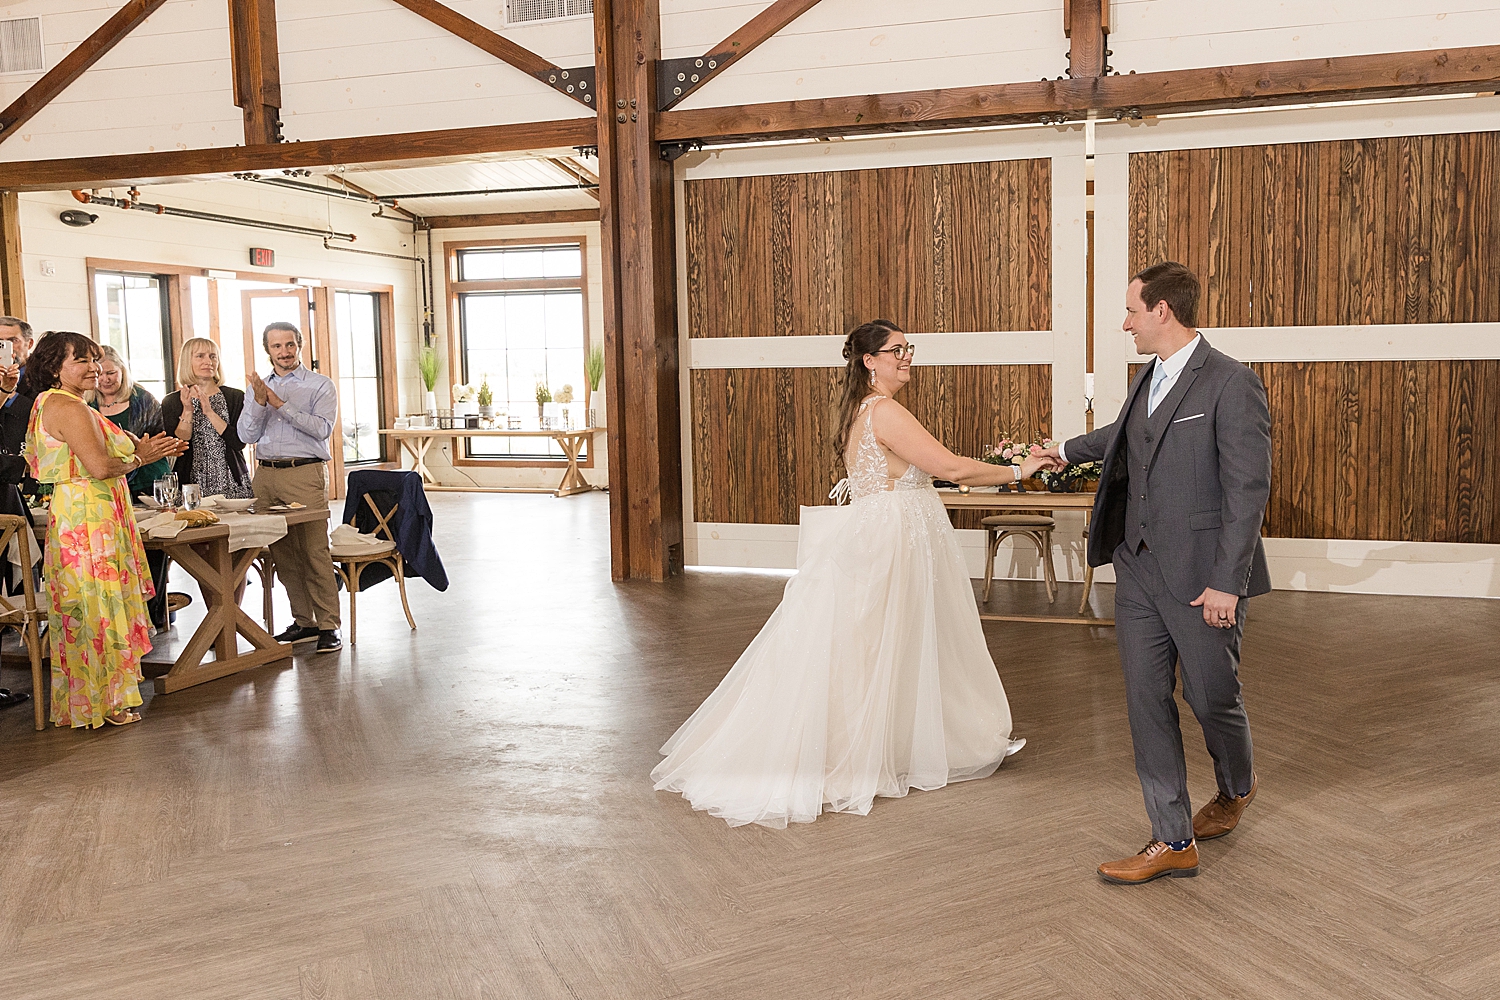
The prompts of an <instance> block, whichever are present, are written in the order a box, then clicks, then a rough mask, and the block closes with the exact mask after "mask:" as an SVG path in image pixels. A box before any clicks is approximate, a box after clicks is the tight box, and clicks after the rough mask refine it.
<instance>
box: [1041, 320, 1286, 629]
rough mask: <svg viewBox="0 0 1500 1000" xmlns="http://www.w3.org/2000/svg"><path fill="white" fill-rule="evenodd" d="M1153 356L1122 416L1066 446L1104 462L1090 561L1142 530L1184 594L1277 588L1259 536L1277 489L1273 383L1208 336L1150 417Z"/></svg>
mask: <svg viewBox="0 0 1500 1000" xmlns="http://www.w3.org/2000/svg"><path fill="white" fill-rule="evenodd" d="M1156 363H1158V362H1153V363H1152V364H1148V365H1146V366H1145V367H1143V368H1142V369H1141V371H1140V372H1139V373H1138V374H1137V375H1136V378H1135V381H1134V382H1132V383H1131V386H1130V392H1129V394H1128V396H1127V398H1126V401H1125V406H1124V408H1123V409H1122V410H1121V411H1120V416H1119V418H1118V419H1117V420H1115V422H1114V423H1112V424H1110V425H1109V426H1107V427H1101V428H1099V429H1098V430H1096V431H1094V432H1092V433H1090V434H1084V435H1081V436H1079V437H1075V438H1073V439H1071V440H1070V441H1068V442H1067V443H1066V445H1064V451H1065V452H1066V454H1067V457H1068V461H1069V462H1096V461H1100V460H1101V459H1102V460H1103V462H1104V469H1103V471H1102V473H1101V475H1100V479H1099V492H1098V494H1097V495H1096V496H1095V498H1094V515H1093V520H1092V522H1091V528H1090V530H1089V546H1088V560H1089V565H1090V566H1102V565H1104V564H1105V563H1108V562H1112V561H1113V558H1114V552H1115V549H1116V548H1117V547H1118V546H1119V545H1120V543H1121V542H1129V543H1131V544H1132V545H1135V546H1139V544H1140V543H1141V542H1143V541H1144V542H1146V543H1147V545H1148V546H1149V548H1150V549H1151V551H1152V552H1153V553H1155V554H1156V557H1157V561H1158V563H1159V564H1160V565H1161V569H1162V575H1163V577H1164V578H1165V580H1166V583H1167V586H1168V588H1169V589H1170V590H1171V592H1172V596H1173V597H1175V598H1177V599H1178V600H1180V601H1182V602H1183V603H1184V604H1188V603H1191V602H1192V601H1195V600H1197V599H1198V595H1200V594H1201V593H1203V589H1204V588H1205V587H1212V588H1213V589H1214V590H1220V591H1223V592H1225V593H1228V594H1238V595H1240V596H1241V597H1254V596H1256V595H1257V594H1264V593H1266V592H1267V591H1269V590H1270V589H1271V577H1270V573H1269V572H1268V571H1267V569H1266V550H1265V546H1264V545H1262V544H1261V540H1260V527H1261V521H1262V519H1263V518H1264V515H1265V510H1266V502H1267V501H1268V500H1269V498H1270V494H1271V419H1270V412H1269V410H1268V408H1267V406H1266V390H1265V386H1263V385H1262V384H1261V381H1260V379H1259V378H1258V377H1257V376H1256V374H1255V372H1253V371H1251V370H1250V369H1249V368H1248V367H1246V366H1245V365H1243V364H1240V363H1239V362H1238V361H1236V360H1234V359H1233V358H1231V357H1229V356H1228V355H1227V354H1224V353H1222V352H1220V351H1216V350H1214V349H1213V348H1212V347H1211V346H1209V343H1208V341H1207V340H1206V339H1205V340H1203V341H1201V342H1200V343H1199V344H1198V347H1197V349H1196V350H1194V351H1193V355H1192V357H1191V358H1190V359H1189V360H1188V363H1187V366H1186V367H1185V368H1184V369H1183V370H1182V374H1181V375H1179V376H1178V378H1177V383H1176V384H1175V385H1174V386H1173V387H1172V391H1171V392H1169V393H1167V395H1166V397H1165V398H1164V399H1163V400H1162V401H1161V403H1160V404H1159V405H1158V406H1157V407H1156V411H1155V412H1154V413H1152V414H1151V415H1150V416H1149V417H1147V415H1146V409H1147V401H1148V397H1149V394H1150V385H1151V378H1152V373H1153V371H1154V370H1155V366H1156ZM1143 497H1144V499H1143Z"/></svg>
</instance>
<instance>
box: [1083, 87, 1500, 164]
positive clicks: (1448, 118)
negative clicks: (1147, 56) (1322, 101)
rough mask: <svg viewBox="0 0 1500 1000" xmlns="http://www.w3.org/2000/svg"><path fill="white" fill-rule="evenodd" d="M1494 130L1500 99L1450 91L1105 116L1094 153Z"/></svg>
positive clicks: (1499, 115)
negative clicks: (1432, 95)
mask: <svg viewBox="0 0 1500 1000" xmlns="http://www.w3.org/2000/svg"><path fill="white" fill-rule="evenodd" d="M1497 129H1500V97H1448V98H1441V99H1432V100H1421V101H1397V102H1394V103H1383V104H1378V105H1376V104H1346V105H1339V106H1335V107H1322V108H1291V109H1277V108H1268V109H1264V110H1259V111H1236V112H1231V113H1228V114H1224V113H1220V114H1212V115H1190V116H1187V117H1181V118H1149V119H1146V120H1144V121H1134V122H1131V121H1127V122H1112V121H1101V122H1099V123H1098V125H1097V126H1096V130H1095V132H1094V153H1095V155H1096V156H1097V155H1107V154H1110V153H1149V152H1156V151H1158V150H1163V149H1214V148H1218V147H1221V146H1259V145H1264V144H1272V143H1288V142H1335V141H1339V140H1344V139H1380V138H1384V137H1386V136H1397V135H1447V134H1449V133H1453V132H1492V131H1495V130H1497Z"/></svg>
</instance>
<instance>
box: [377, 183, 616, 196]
mask: <svg viewBox="0 0 1500 1000" xmlns="http://www.w3.org/2000/svg"><path fill="white" fill-rule="evenodd" d="M598 186H599V185H597V184H544V185H542V186H540V187H518V188H481V189H479V190H477V191H418V192H414V193H412V194H389V195H381V198H382V200H383V199H385V198H391V199H411V198H462V197H464V196H465V195H473V194H530V193H531V192H533V191H587V190H589V189H591V188H596V187H598Z"/></svg>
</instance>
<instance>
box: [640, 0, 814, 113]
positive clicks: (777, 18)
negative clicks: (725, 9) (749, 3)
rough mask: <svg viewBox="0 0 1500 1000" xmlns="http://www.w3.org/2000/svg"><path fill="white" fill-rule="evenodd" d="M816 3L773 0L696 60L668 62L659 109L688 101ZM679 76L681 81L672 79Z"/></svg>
mask: <svg viewBox="0 0 1500 1000" xmlns="http://www.w3.org/2000/svg"><path fill="white" fill-rule="evenodd" d="M817 4H818V0H776V2H775V3H773V4H771V6H769V7H767V8H766V9H765V10H762V11H761V12H760V13H759V14H756V15H755V16H754V17H752V18H751V19H750V20H748V21H746V22H745V23H744V24H743V25H742V26H741V27H740V28H739V30H738V31H735V32H734V33H733V34H731V35H730V36H729V37H728V38H726V39H724V40H723V41H722V42H720V43H719V44H717V45H715V46H713V47H712V48H710V49H709V50H708V52H707V53H706V54H705V55H704V56H703V57H702V58H698V59H667V60H663V61H662V63H661V66H660V67H659V68H658V70H657V72H658V80H657V92H658V101H659V103H658V107H659V108H660V109H661V110H663V111H665V110H667V109H668V108H670V107H672V106H674V105H676V104H678V103H680V102H682V101H685V100H687V99H688V97H689V96H691V95H692V94H693V92H694V91H696V90H698V89H699V88H700V87H702V86H703V85H704V84H706V83H708V81H710V80H712V79H713V78H714V77H716V76H718V75H719V74H720V73H722V72H724V71H725V70H726V69H728V68H729V67H730V66H732V65H734V64H735V63H737V62H739V61H740V60H741V59H743V58H745V56H747V55H749V54H750V53H751V52H753V51H755V50H756V49H757V48H759V47H760V44H761V43H762V42H764V41H765V40H766V39H768V38H770V37H771V36H772V35H774V34H776V32H778V31H780V30H781V29H782V28H785V27H786V26H787V25H789V24H791V23H792V22H793V21H795V20H796V19H797V18H799V17H801V16H802V15H803V14H805V13H807V12H808V11H809V10H811V9H812V8H813V7H815V6H817ZM678 74H681V75H682V77H683V79H681V80H677V79H675V78H676V77H677V75H678Z"/></svg>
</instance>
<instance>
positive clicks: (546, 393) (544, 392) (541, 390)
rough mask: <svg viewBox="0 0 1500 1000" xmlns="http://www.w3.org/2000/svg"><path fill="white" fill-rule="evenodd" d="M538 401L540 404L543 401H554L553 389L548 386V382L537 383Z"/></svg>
mask: <svg viewBox="0 0 1500 1000" xmlns="http://www.w3.org/2000/svg"><path fill="white" fill-rule="evenodd" d="M536 401H537V405H538V406H540V405H541V404H543V403H550V402H552V390H551V389H549V388H547V383H546V382H538V383H537V384H536Z"/></svg>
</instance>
